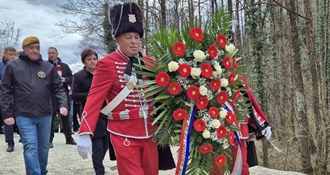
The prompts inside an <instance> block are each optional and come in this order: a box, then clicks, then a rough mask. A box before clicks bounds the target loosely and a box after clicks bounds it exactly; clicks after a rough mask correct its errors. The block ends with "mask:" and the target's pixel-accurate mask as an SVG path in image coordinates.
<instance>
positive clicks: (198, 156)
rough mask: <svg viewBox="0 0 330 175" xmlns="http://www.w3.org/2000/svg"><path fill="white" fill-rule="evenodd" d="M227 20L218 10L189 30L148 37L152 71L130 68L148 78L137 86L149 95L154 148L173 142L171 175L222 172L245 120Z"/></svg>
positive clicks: (229, 163) (185, 27) (148, 62)
mask: <svg viewBox="0 0 330 175" xmlns="http://www.w3.org/2000/svg"><path fill="white" fill-rule="evenodd" d="M229 27H230V18H229V16H228V15H227V14H226V13H224V12H222V11H220V12H218V13H217V14H216V15H215V16H214V17H212V18H211V19H210V20H208V21H207V22H206V25H204V26H201V25H199V26H198V25H196V27H194V28H190V27H189V26H188V24H187V25H185V26H184V28H183V30H182V32H181V35H179V31H177V29H171V31H168V30H166V29H161V30H159V31H156V32H153V33H152V35H151V36H149V37H148V43H149V44H150V45H149V47H150V48H151V50H150V53H151V56H152V57H153V58H154V59H155V62H150V61H148V60H146V59H142V58H141V59H142V60H143V61H144V62H145V63H147V64H150V65H152V66H153V67H154V68H153V69H152V68H150V67H147V66H141V65H136V66H139V67H141V68H143V69H144V70H146V71H136V73H139V74H143V75H145V76H149V77H153V78H154V79H153V80H150V81H148V82H146V83H144V84H142V85H140V86H145V85H149V86H150V87H149V88H148V89H147V90H145V91H143V92H142V93H143V94H145V95H146V96H155V95H156V97H155V99H154V101H153V102H152V105H155V106H156V108H155V109H154V111H153V112H152V113H153V114H154V115H155V119H154V121H153V124H157V125H158V128H157V130H156V131H155V135H156V138H157V140H158V143H159V144H160V145H163V144H171V145H175V144H179V145H180V149H179V157H178V164H177V170H176V174H196V173H197V174H209V173H210V172H213V171H216V172H221V173H228V172H229V169H230V167H231V166H232V164H233V161H232V160H233V156H232V154H231V145H233V143H234V141H235V139H237V134H235V132H237V131H239V127H238V121H239V120H242V119H244V118H245V116H246V113H245V110H244V109H246V108H247V106H246V104H245V102H246V99H244V97H243V96H242V93H244V92H243V91H244V88H242V86H241V85H242V81H240V80H239V79H238V78H237V77H238V74H237V70H238V64H237V60H236V58H235V57H234V55H235V54H236V52H237V48H235V46H234V45H233V44H230V43H229V42H228V40H227V37H226V34H227V31H228V29H229Z"/></svg>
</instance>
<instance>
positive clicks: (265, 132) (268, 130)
mask: <svg viewBox="0 0 330 175" xmlns="http://www.w3.org/2000/svg"><path fill="white" fill-rule="evenodd" d="M261 134H262V135H264V136H265V137H266V139H267V140H269V139H270V137H271V136H272V128H271V127H270V126H267V127H266V128H265V129H264V130H262V131H261Z"/></svg>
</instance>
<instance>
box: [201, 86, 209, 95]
mask: <svg viewBox="0 0 330 175" xmlns="http://www.w3.org/2000/svg"><path fill="white" fill-rule="evenodd" d="M207 91H208V90H207V88H206V87H205V86H204V85H202V86H200V87H199V93H200V94H201V95H202V96H205V95H206V94H207Z"/></svg>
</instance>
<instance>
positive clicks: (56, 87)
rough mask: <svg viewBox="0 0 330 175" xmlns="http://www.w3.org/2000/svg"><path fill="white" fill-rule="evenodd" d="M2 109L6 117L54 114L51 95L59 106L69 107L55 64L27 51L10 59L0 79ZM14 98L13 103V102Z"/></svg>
mask: <svg viewBox="0 0 330 175" xmlns="http://www.w3.org/2000/svg"><path fill="white" fill-rule="evenodd" d="M1 87H2V91H1V101H2V103H1V109H2V114H3V118H4V119H5V118H9V117H15V116H40V115H51V114H52V113H53V112H52V105H51V95H52V94H54V95H55V96H56V97H57V98H58V99H59V100H58V101H59V104H60V107H65V108H67V109H68V103H67V97H66V95H65V90H64V88H63V86H62V82H61V80H60V78H59V76H58V74H57V72H56V69H55V67H54V66H52V65H51V64H49V63H48V62H46V61H43V60H42V58H41V56H40V59H39V60H37V61H32V60H30V59H29V58H28V57H27V56H26V55H25V54H24V52H21V54H20V56H19V59H15V60H12V61H10V62H8V64H7V66H6V68H5V71H4V75H3V78H2V81H1ZM12 102H13V103H12Z"/></svg>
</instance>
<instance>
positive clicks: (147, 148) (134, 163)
mask: <svg viewBox="0 0 330 175" xmlns="http://www.w3.org/2000/svg"><path fill="white" fill-rule="evenodd" d="M110 140H111V142H112V145H113V147H114V150H115V153H116V158H117V168H118V173H119V174H120V175H158V149H157V143H156V142H155V141H153V139H152V138H149V139H132V138H125V137H121V136H118V135H114V134H111V135H110Z"/></svg>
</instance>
